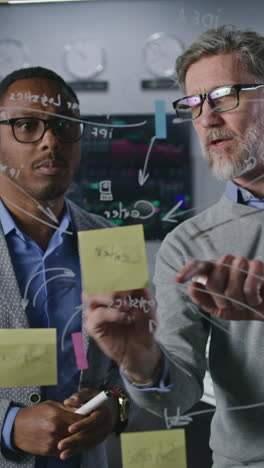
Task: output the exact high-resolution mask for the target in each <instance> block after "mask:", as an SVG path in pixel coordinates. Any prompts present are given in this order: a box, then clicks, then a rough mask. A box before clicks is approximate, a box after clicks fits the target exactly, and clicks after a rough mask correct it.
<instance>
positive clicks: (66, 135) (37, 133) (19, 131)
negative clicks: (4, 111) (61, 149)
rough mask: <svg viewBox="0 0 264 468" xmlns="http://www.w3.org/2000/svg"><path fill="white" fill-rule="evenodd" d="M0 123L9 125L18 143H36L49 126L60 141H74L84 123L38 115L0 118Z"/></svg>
mask: <svg viewBox="0 0 264 468" xmlns="http://www.w3.org/2000/svg"><path fill="white" fill-rule="evenodd" d="M0 124H1V125H2V124H4V125H11V126H12V131H13V135H14V137H15V139H16V140H17V141H18V142H19V143H37V142H38V141H40V140H41V139H42V138H43V136H44V134H45V132H46V131H47V130H48V128H51V129H52V130H53V132H54V134H55V136H56V138H57V139H58V140H59V141H60V142H61V143H74V142H75V141H78V140H80V138H81V137H82V134H83V130H84V124H83V123H81V122H78V121H74V120H71V119H67V118H65V119H63V118H59V117H55V118H53V119H40V118H38V117H16V118H13V119H8V120H0Z"/></svg>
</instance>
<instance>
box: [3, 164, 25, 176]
mask: <svg viewBox="0 0 264 468" xmlns="http://www.w3.org/2000/svg"><path fill="white" fill-rule="evenodd" d="M21 167H23V166H21ZM0 172H8V173H9V175H10V177H12V178H13V179H17V178H18V176H19V174H20V172H21V170H20V169H15V168H14V167H10V168H9V167H8V166H6V165H5V164H1V163H0Z"/></svg>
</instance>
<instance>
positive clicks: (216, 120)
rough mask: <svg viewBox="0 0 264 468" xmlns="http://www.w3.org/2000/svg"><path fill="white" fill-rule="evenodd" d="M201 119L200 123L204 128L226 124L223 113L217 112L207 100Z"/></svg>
mask: <svg viewBox="0 0 264 468" xmlns="http://www.w3.org/2000/svg"><path fill="white" fill-rule="evenodd" d="M199 119H201V120H200V123H201V125H202V126H203V127H204V128H208V127H215V126H220V125H222V124H223V122H224V119H223V116H222V113H221V112H216V111H215V110H214V108H213V107H212V106H211V105H210V104H209V102H207V100H205V101H204V103H203V108H202V114H201V115H200V117H199Z"/></svg>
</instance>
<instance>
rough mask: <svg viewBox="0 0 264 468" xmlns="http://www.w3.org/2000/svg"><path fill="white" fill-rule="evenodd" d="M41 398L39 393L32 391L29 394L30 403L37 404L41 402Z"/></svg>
mask: <svg viewBox="0 0 264 468" xmlns="http://www.w3.org/2000/svg"><path fill="white" fill-rule="evenodd" d="M40 400H41V396H40V394H39V393H30V395H29V401H30V403H33V404H34V405H35V404H36V403H39V402H40Z"/></svg>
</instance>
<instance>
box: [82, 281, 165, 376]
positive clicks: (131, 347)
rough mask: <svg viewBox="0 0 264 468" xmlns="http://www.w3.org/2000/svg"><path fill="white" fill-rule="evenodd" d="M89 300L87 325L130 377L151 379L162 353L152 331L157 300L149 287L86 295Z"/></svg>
mask: <svg viewBox="0 0 264 468" xmlns="http://www.w3.org/2000/svg"><path fill="white" fill-rule="evenodd" d="M83 299H84V301H87V302H88V304H89V305H88V307H87V308H86V311H85V316H86V320H85V328H86V331H87V333H88V334H89V335H90V336H91V337H92V338H93V339H94V340H95V341H96V342H97V344H98V346H99V347H100V348H101V349H102V350H103V352H104V353H105V354H107V355H108V356H110V357H111V358H112V359H113V360H115V361H116V363H117V364H118V366H119V367H121V369H122V370H124V371H125V372H126V374H127V375H128V377H129V380H131V381H135V382H137V383H144V382H147V381H149V380H150V379H151V377H152V375H153V373H154V372H155V370H156V368H157V366H158V365H159V363H160V360H161V352H160V348H159V347H158V345H157V343H156V341H155V339H154V336H153V334H152V332H151V330H150V321H153V319H154V318H155V315H154V311H155V309H154V300H153V299H152V298H151V296H150V293H149V292H148V290H147V289H137V290H134V291H122V292H115V293H105V294H95V295H91V296H83Z"/></svg>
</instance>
